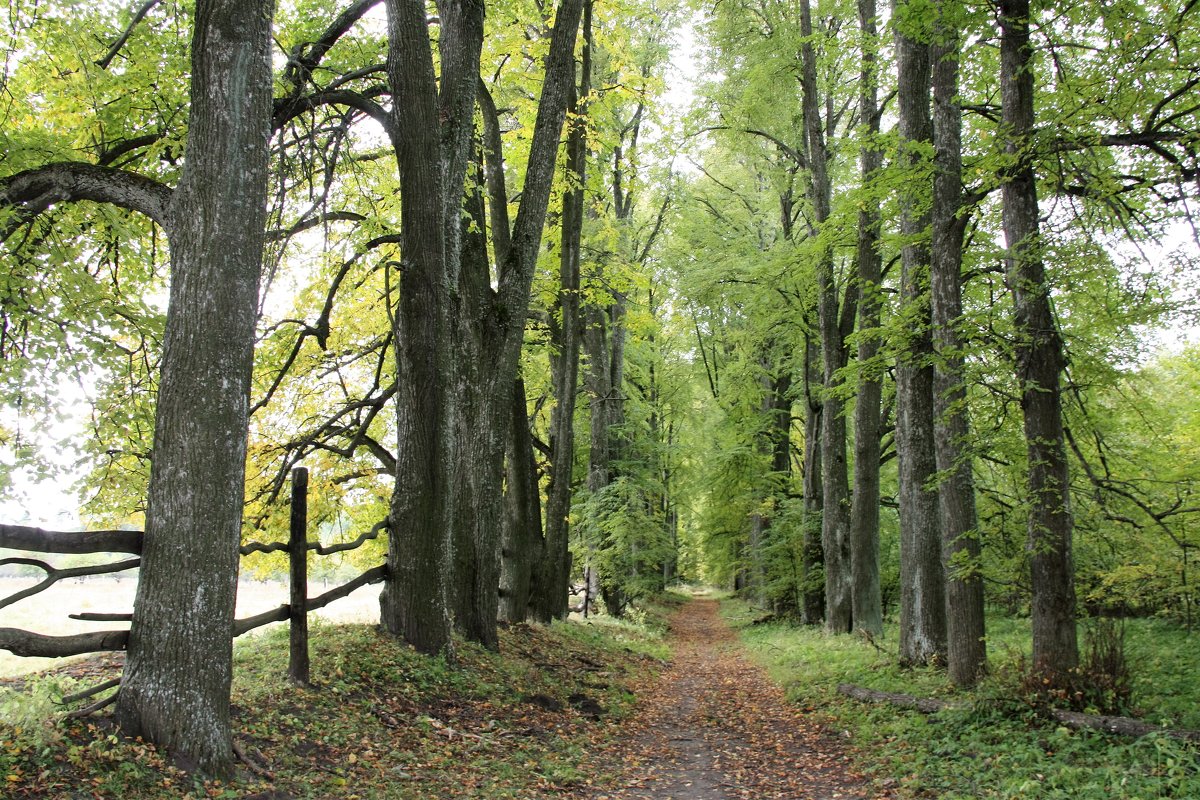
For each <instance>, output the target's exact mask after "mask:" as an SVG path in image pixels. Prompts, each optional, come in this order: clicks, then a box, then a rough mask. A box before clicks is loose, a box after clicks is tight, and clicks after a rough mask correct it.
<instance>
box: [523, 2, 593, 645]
mask: <svg viewBox="0 0 1200 800" xmlns="http://www.w3.org/2000/svg"><path fill="white" fill-rule="evenodd" d="M582 28H583V58H582V62H581V65H580V76H579V90H578V92H577V93H576V92H574V91H572V94H571V96H570V98H569V101H568V105H569V109H568V110H569V112H570V117H571V119H572V120H573V122H572V124H571V127H570V132H569V134H568V136H567V172H568V174H569V176H570V178H571V181H572V182H571V187H572V188H571V190H570V191H568V192H567V193H566V194H564V195H563V205H562V223H561V230H562V239H561V242H560V252H559V291H558V310H559V312H560V314H559V315H552V316H553V320H552V322H551V343H552V346H553V348H554V350H555V351H556V354H555V355H554V356H552V357H551V362H550V372H551V382H552V384H553V389H554V400H555V404H554V410H553V412H552V413H551V416H550V451H551V452H550V483H549V486H547V488H546V552H545V557H544V558H543V559H542V562H541V572H540V573H539V574H541V575H542V576H543V577H542V578H541V580H540V581H539V587H540V589H539V591H540V595H539V597H538V599H537V601H536V608H535V614H536V616H537V618H538V619H539V620H540V621H542V622H549V621H550V620H551V619H565V618H566V616H567V612H568V608H567V606H568V602H569V600H570V597H569V594H570V578H571V575H570V572H571V555H570V551H569V547H568V545H569V541H570V538H569V533H570V523H569V521H568V517H569V515H570V513H571V482H572V479H573V474H574V471H575V400H576V396H577V393H578V388H579V346H580V333H581V329H580V317H579V262H580V245H581V242H582V237H583V203H584V189H583V187H584V184H585V180H586V171H587V152H588V145H587V125H586V123H585V119H584V117H586V114H587V96H588V94H589V93H590V92H591V64H592V55H591V54H592V45H591V42H592V3H591V2H590V0H589V2H587V3H586V4H585V5H584V10H583V22H582Z"/></svg>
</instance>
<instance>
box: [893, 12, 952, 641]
mask: <svg viewBox="0 0 1200 800" xmlns="http://www.w3.org/2000/svg"><path fill="white" fill-rule="evenodd" d="M893 13H894V16H895V25H896V68H897V73H898V80H897V87H898V100H899V106H900V120H899V129H900V156H899V162H900V164H899V166H900V169H902V170H903V171H904V174H905V176H906V177H907V180H906V181H905V183H904V185H903V187H902V188H901V189H900V233H901V236H902V237H903V243H902V246H901V267H902V275H901V292H902V296H903V307H902V310H901V314H900V318H901V321H902V325H903V332H902V333H901V337H902V344H901V345H900V346H899V350H900V355H899V362H898V364H897V366H896V452H897V454H898V455H899V458H900V660H901V661H902V662H904V663H907V664H927V663H931V662H935V661H939V660H942V659H943V657H944V655H945V650H946V606H945V587H944V577H943V576H944V571H943V568H942V552H941V536H940V533H939V531H940V528H939V522H940V520H939V517H938V495H937V490H936V489H935V488H933V487H932V486H931V484H932V482H933V480H934V478H935V473H936V456H935V452H934V450H935V448H934V436H933V402H934V401H933V365H932V363H931V358H930V356H931V351H932V348H933V344H932V339H931V333H930V319H929V313H930V312H929V284H928V281H929V246H928V244H927V243H926V242H927V240H926V238H925V237H926V236H927V230H928V227H929V210H928V208H929V195H928V192H927V191H925V183H926V182H925V180H924V178H925V177H926V176H927V175H928V172H927V165H928V161H927V159H926V158H925V148H927V147H928V145H929V142H930V140H931V139H932V135H933V130H932V121H931V119H930V111H929V86H930V84H929V69H930V65H929V46H928V44H927V43H926V42H927V38H928V37H927V30H928V29H927V20H925V19H923V18H922V16H921V11H920V8H919V7H918V6H916V5H915V4H909V3H901V2H896V3H894V5H893Z"/></svg>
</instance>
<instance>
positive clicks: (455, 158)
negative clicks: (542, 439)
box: [380, 0, 483, 653]
mask: <svg viewBox="0 0 1200 800" xmlns="http://www.w3.org/2000/svg"><path fill="white" fill-rule="evenodd" d="M443 5H444V6H445V7H444V8H443V14H442V20H441V22H442V24H441V38H440V41H439V45H440V54H441V63H442V76H441V86H442V90H443V92H442V94H441V95H440V96H439V89H438V87H439V82H438V79H437V77H436V76H435V73H434V67H433V52H432V47H431V43H430V39H429V31H428V23H427V19H426V13H425V4H424V3H421V2H417V0H387V12H388V57H387V71H388V81H389V83H390V85H391V89H392V94H393V104H392V112H391V120H390V123H391V124H390V128H391V130H390V131H389V133H390V135H391V138H392V146H393V148H394V150H395V153H396V162H397V166H398V168H399V171H400V194H401V198H402V201H403V202H402V205H401V214H400V227H401V239H402V243H401V249H402V253H403V262H402V269H401V270H400V275H399V282H400V286H399V301H398V302H397V304H396V308H395V317H394V319H395V322H394V324H395V337H396V383H397V386H398V390H397V393H396V423H397V425H396V427H397V436H398V448H397V458H396V485H395V488H394V490H393V493H392V501H391V514H390V524H391V535H390V536H389V537H388V565H389V567H390V568H391V574H390V579H389V580H388V582H387V584H386V585H385V587H384V590H383V592H382V593H381V595H380V606H381V609H380V610H381V621H382V623H383V626H384V628H385V629H386V630H388V631H389V632H390V633H392V634H393V635H395V636H399V637H402V638H403V639H404V640H405V641H406V642H408V643H409V644H411V645H413V647H415V648H416V649H417V650H419V651H421V652H424V653H436V652H440V651H443V650H447V649H449V648H450V646H451V638H450V629H451V607H450V602H451V581H452V577H451V569H452V566H451V561H450V555H451V547H452V543H453V541H454V539H453V533H454V525H455V523H456V521H457V520H456V515H455V510H456V509H455V498H456V492H455V489H456V488H458V487H457V485H456V480H455V478H456V467H457V465H458V454H459V448H458V437H457V430H456V422H457V421H458V419H459V416H458V409H457V408H456V404H457V402H458V397H459V395H458V391H457V390H458V389H459V388H460V387H459V385H458V372H457V370H456V368H455V367H456V359H455V352H454V343H455V340H456V339H455V335H456V333H457V331H456V330H455V328H454V325H453V320H454V316H453V314H452V310H451V307H450V302H451V297H452V294H451V287H453V286H455V285H456V284H457V282H458V278H459V262H458V258H459V253H460V244H461V243H460V238H459V237H460V233H461V230H460V229H461V225H460V222H459V214H458V209H459V205H460V202H461V198H462V187H463V184H464V179H465V174H466V168H467V157H466V154H467V152H468V149H469V145H470V141H471V128H472V125H471V120H472V112H473V109H474V92H475V86H476V81H477V78H478V74H479V53H480V49H481V48H482V42H483V7H482V4H479V3H476V2H470V1H469V0H467V1H465V2H459V3H445V4H443ZM466 76H470V83H469V84H468V83H466Z"/></svg>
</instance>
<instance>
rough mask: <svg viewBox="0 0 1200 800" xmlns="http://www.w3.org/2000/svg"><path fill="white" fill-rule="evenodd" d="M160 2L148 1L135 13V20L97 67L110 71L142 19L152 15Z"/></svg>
mask: <svg viewBox="0 0 1200 800" xmlns="http://www.w3.org/2000/svg"><path fill="white" fill-rule="evenodd" d="M160 2H162V0H146V2H145V3H142V7H141V8H139V9H138V10H137V11H136V12H134V15H133V19H132V20H130V22H129V25H127V26H126V27H125V30H124V32H123V33H122V34H121V36H120V37H119V38H118V39H117V40H116V41H115V42H113V46H112V47H110V48H108V53H106V54H105V56H104V58H102V59H100V60H99V61H97V62H96V66H97V67H99V68H100V69H108V65H109V64H111V63H112V60H113V59H114V58H116V57H117V53H119V52H121V48H122V47H124V46H125V43H126V42H128V41H129V37H130V36H132V35H133V29H134V28H136V27H137V24H138V23H139V22H141V21H142V19H144V18H145V16H146V15H147V14H149V13H150V10H151V9H153V8H154V7H155V6H156V5H158V4H159V3H160Z"/></svg>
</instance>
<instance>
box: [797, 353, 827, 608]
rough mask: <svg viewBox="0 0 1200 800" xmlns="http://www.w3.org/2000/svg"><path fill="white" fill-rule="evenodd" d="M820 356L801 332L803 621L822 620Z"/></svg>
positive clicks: (823, 556)
mask: <svg viewBox="0 0 1200 800" xmlns="http://www.w3.org/2000/svg"><path fill="white" fill-rule="evenodd" d="M820 363H821V356H820V348H819V345H818V343H817V342H815V341H813V338H812V336H810V335H809V334H805V335H804V474H803V475H802V487H801V491H802V492H803V496H804V518H803V520H804V521H803V525H804V530H803V532H802V535H801V543H800V550H801V552H800V586H799V591H800V619H801V621H802V622H804V623H805V624H807V625H817V624H819V623H823V622H824V621H825V583H824V581H823V580H821V579H820V578H819V577H818V573H819V572H821V571H822V570H823V569H824V564H825V555H824V551H823V549H822V546H821V529H822V526H823V523H822V521H821V518H822V516H823V514H822V502H823V500H824V496H825V492H824V489H823V488H822V482H821V474H822V470H821V410H822V408H823V404H822V402H821V399H820V397H819V392H820V386H821V383H822V379H821V368H820Z"/></svg>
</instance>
